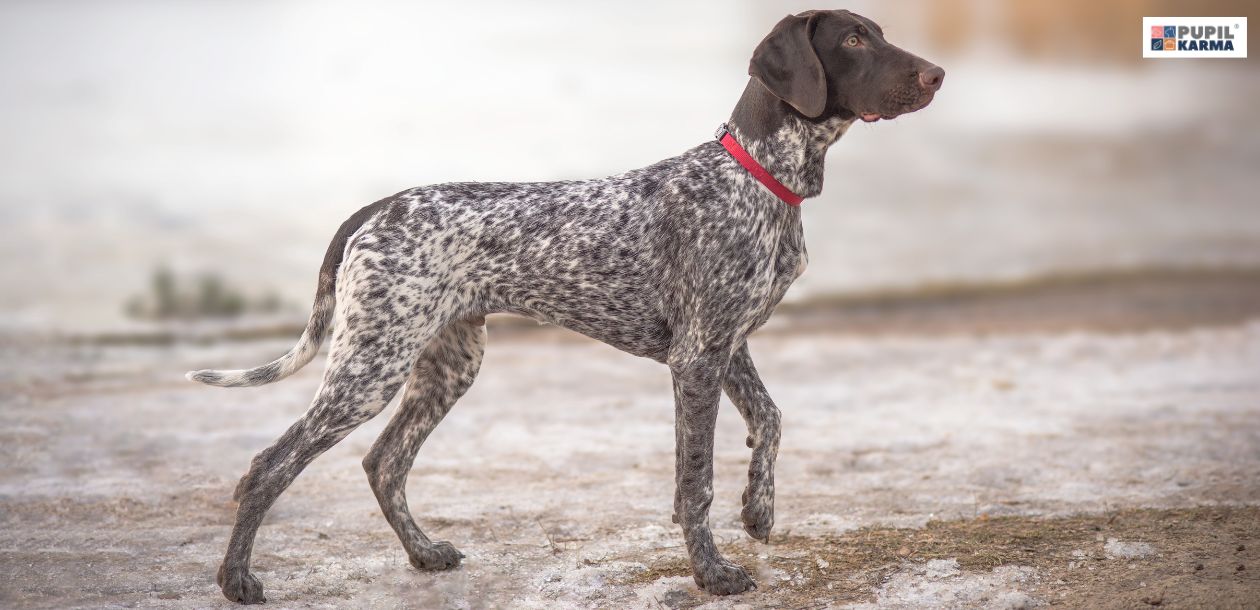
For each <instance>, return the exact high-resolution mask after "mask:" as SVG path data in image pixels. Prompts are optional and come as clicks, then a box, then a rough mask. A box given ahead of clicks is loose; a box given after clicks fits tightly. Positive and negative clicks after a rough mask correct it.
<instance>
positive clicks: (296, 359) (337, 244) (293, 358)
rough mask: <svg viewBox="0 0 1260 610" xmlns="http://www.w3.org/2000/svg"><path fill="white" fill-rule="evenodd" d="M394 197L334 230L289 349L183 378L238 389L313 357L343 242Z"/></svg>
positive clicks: (332, 297) (332, 303)
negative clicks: (259, 361) (262, 360)
mask: <svg viewBox="0 0 1260 610" xmlns="http://www.w3.org/2000/svg"><path fill="white" fill-rule="evenodd" d="M393 199H394V197H387V198H385V199H382V200H380V201H377V202H376V203H373V204H371V205H369V206H366V207H364V208H363V209H361V210H359V211H358V212H355V213H354V215H353V216H351V217H350V218H348V219H346V221H345V222H344V223H342V224H341V228H340V229H338V230H337V235H336V236H335V237H333V240H332V243H330V244H328V250H327V251H326V252H325V253H324V263H323V265H320V268H319V285H318V287H317V288H316V289H315V304H314V305H312V306H311V317H310V318H309V319H308V320H307V321H306V328H305V329H303V330H302V336H301V338H299V339H298V342H297V345H294V346H293V349H291V350H289V352H288V353H287V354H285V355H283V356H281V357H279V358H276V359H275V360H273V361H271V362H268V363H267V364H264V365H262V366H259V367H254V368H252V369H243V370H222V371H217V370H204V371H191V372H189V373H188V374H187V375H185V377H187V378H188V380H189V381H199V382H201V383H204V384H206V385H217V386H221V387H225V388H240V387H250V386H257V385H264V384H268V383H271V382H273V381H279V380H281V379H284V378H285V377H288V376H289V375H292V374H293V373H295V372H297V370H298V369H300V368H302V367H303V366H306V364H307V363H309V362H310V361H311V360H313V359H314V358H315V354H316V353H318V352H319V346H320V344H321V343H323V342H324V337H325V336H326V335H327V334H328V327H329V324H330V323H331V322H332V319H333V312H334V310H335V309H336V305H337V296H336V293H337V269H338V267H340V266H341V261H342V259H343V258H344V257H345V255H346V244H347V243H349V241H350V238H351V236H353V235H354V233H355V232H356V231H358V230H359V227H362V226H363V224H364V223H366V222H367V221H368V219H369V218H371V217H372V216H373V215H375V214H376V212H378V211H380V209H381V208H383V207H384V206H385V205H386V204H388V203H389V202H390V201H392V200H393Z"/></svg>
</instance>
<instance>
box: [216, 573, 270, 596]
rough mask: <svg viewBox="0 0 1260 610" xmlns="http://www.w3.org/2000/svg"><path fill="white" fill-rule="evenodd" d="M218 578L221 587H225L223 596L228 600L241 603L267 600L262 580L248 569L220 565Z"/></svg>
mask: <svg viewBox="0 0 1260 610" xmlns="http://www.w3.org/2000/svg"><path fill="white" fill-rule="evenodd" d="M217 580H218V582H219V587H220V588H221V589H223V597H226V598H228V601H234V602H237V603H241V604H261V603H263V602H265V601H267V598H265V597H263V586H262V582H261V581H259V580H258V578H256V577H255V576H254V575H253V574H250V573H249V570H247V569H244V568H228V567H227V565H222V566H219V576H218V579H217Z"/></svg>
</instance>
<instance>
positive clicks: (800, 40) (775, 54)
mask: <svg viewBox="0 0 1260 610" xmlns="http://www.w3.org/2000/svg"><path fill="white" fill-rule="evenodd" d="M813 19H814V16H813V15H810V16H808V17H802V16H798V15H788V16H787V17H784V18H783V20H782V21H780V22H779V23H778V24H777V25H775V26H774V29H773V30H771V31H770V33H769V34H768V35H766V37H765V38H764V39H762V41H761V44H758V45H757V49H756V50H755V51H753V56H752V61H751V62H749V64H748V74H750V75H752V76H753V78H756V79H757V80H759V81H761V84H763V85H765V86H766V88H767V89H769V90H770V92H771V93H773V94H774V95H775V96H777V97H778V98H779V99H781V100H783V101H785V102H787V103H789V104H791V105H792V107H793V108H796V109H797V110H799V111H800V112H801V114H803V115H805V116H807V117H810V118H814V117H816V116H818V115H820V114H822V112H823V108H824V107H825V106H826V104H827V77H826V75H825V74H824V73H823V67H822V62H821V61H819V60H818V53H817V52H815V51H814V45H813V43H812V42H810V33H811V30H812V29H813V27H812V25H813V24H812V21H813Z"/></svg>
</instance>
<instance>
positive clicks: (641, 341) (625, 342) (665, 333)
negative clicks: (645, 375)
mask: <svg viewBox="0 0 1260 610" xmlns="http://www.w3.org/2000/svg"><path fill="white" fill-rule="evenodd" d="M603 304H604V305H607V306H604V307H591V306H590V302H589V301H588V302H586V304H584V305H579V306H574V305H571V304H566V303H550V302H545V301H541V300H534V301H533V302H531V303H520V304H514V305H506V306H504V307H503V308H502V311H505V312H509V313H515V314H519V315H523V316H526V317H529V318H532V319H534V320H538V321H539V322H544V323H547V324H554V325H556V326H560V327H562V328H567V329H569V330H572V331H574V332H577V333H580V334H583V335H586V336H587V337H590V338H592V339H595V340H596V341H600V342H602V343H606V344H608V345H610V346H612V347H615V348H617V349H619V350H621V351H623V352H626V353H629V354H633V355H635V356H642V357H644V358H651V359H653V360H656V361H658V362H664V361H665V359H666V357H667V356H668V354H669V345H670V340H671V337H672V335H671V333H670V331H669V326H668V324H666V322H665V319H664V318H663V317H661V316H659V315H657V314H656V313H655V312H652V311H649V310H648V309H647V308H644V307H636V306H635V305H634V303H633V302H626V301H621V302H612V303H609V302H604V303H603Z"/></svg>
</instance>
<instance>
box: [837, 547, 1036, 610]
mask: <svg viewBox="0 0 1260 610" xmlns="http://www.w3.org/2000/svg"><path fill="white" fill-rule="evenodd" d="M1035 576H1036V571H1035V570H1033V569H1032V568H1028V567H1016V566H1001V567H998V568H995V569H994V570H993V571H992V572H989V573H987V574H984V573H968V572H963V571H962V570H961V569H960V568H959V566H958V560H957V559H933V560H931V561H928V562H927V563H923V564H907V565H906V566H905V567H904V568H903V569H902V570H901V571H900V572H898V573H896V574H894V575H893V576H892V578H890V579H889V580H888V581H887V582H886V583H885V584H884V586H882V587H880V588H879V590H878V591H877V592H876V598H875V602H874V603H873V604H859V605H855V606H847V607H848V608H852V609H854V610H868V609H871V610H873V609H875V608H906V609H909V608H988V609H993V610H1016V609H1022V608H1033V607H1036V606H1038V605H1040V602H1038V601H1037V600H1036V599H1035V598H1033V597H1032V596H1030V595H1028V594H1027V593H1024V592H1023V591H1021V590H1020V588H1021V586H1022V585H1024V584H1026V583H1028V582H1029V581H1030V580H1032V579H1033V578H1034V577H1035Z"/></svg>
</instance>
